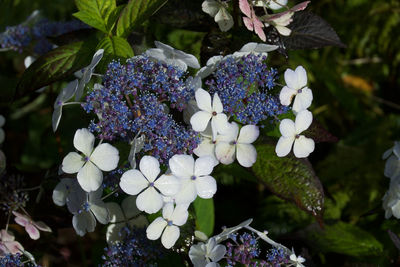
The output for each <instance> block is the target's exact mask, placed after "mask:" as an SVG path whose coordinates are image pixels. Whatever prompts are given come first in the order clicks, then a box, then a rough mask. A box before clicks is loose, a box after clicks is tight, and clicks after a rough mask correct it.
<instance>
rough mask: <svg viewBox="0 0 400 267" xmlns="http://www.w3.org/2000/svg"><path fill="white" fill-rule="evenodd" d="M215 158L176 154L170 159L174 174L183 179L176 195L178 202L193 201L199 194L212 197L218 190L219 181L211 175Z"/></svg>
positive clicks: (202, 196)
mask: <svg viewBox="0 0 400 267" xmlns="http://www.w3.org/2000/svg"><path fill="white" fill-rule="evenodd" d="M214 163H215V161H214V159H213V158H212V157H209V156H204V157H200V158H198V159H197V160H196V161H195V160H194V158H193V157H192V156H191V155H174V156H173V157H172V158H171V159H170V160H169V168H170V169H171V173H172V175H174V176H176V177H178V178H179V179H180V180H181V183H182V187H181V189H180V190H179V192H178V193H177V194H176V195H175V196H174V199H175V202H176V203H177V204H184V203H191V202H193V201H194V200H195V199H196V197H197V196H199V197H201V198H205V199H208V198H212V197H213V196H214V194H215V192H217V182H216V181H215V179H214V178H213V177H212V176H210V174H211V172H212V170H213V168H214Z"/></svg>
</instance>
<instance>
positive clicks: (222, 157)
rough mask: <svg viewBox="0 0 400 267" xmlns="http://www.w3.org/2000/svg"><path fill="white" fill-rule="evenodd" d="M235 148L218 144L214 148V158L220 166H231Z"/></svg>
mask: <svg viewBox="0 0 400 267" xmlns="http://www.w3.org/2000/svg"><path fill="white" fill-rule="evenodd" d="M235 152H236V146H235V145H231V144H230V143H225V142H220V143H218V144H217V145H216V146H215V156H216V157H217V159H218V160H219V161H220V162H221V163H222V164H226V165H227V164H231V163H232V162H234V161H235Z"/></svg>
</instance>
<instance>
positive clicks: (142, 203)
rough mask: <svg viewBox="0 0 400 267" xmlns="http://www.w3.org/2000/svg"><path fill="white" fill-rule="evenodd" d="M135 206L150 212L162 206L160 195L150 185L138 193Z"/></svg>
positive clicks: (154, 211)
mask: <svg viewBox="0 0 400 267" xmlns="http://www.w3.org/2000/svg"><path fill="white" fill-rule="evenodd" d="M136 206H137V208H138V209H139V210H141V211H144V212H146V213H149V214H152V213H156V212H157V211H159V210H160V209H161V208H162V206H163V200H162V197H161V195H160V194H159V193H158V192H157V191H156V190H155V189H154V187H152V186H151V187H149V188H147V189H146V190H144V191H143V192H142V193H140V194H139V195H138V197H137V199H136Z"/></svg>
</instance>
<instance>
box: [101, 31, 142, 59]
mask: <svg viewBox="0 0 400 267" xmlns="http://www.w3.org/2000/svg"><path fill="white" fill-rule="evenodd" d="M100 48H103V49H104V52H105V54H106V55H107V54H109V55H113V56H116V57H121V58H130V57H133V56H134V53H133V50H132V47H131V46H130V44H129V43H128V41H126V40H125V39H124V38H121V37H118V36H112V37H108V36H107V37H105V38H104V39H103V40H101V41H100V43H99V44H98V45H97V49H100Z"/></svg>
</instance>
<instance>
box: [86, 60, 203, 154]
mask: <svg viewBox="0 0 400 267" xmlns="http://www.w3.org/2000/svg"><path fill="white" fill-rule="evenodd" d="M184 74H185V73H184V72H183V71H181V70H180V69H179V68H177V67H174V66H171V65H166V64H163V63H160V62H153V61H151V60H150V59H149V58H148V57H146V56H136V57H134V58H131V59H129V60H128V61H127V63H126V64H121V63H120V62H119V61H113V62H111V63H110V64H109V65H108V69H107V72H106V74H105V76H104V78H103V86H99V87H97V88H95V89H94V90H93V91H92V92H91V93H90V94H89V95H88V96H87V97H86V103H84V104H83V108H84V109H85V110H86V112H94V113H95V114H97V116H98V117H99V120H98V121H97V122H95V121H92V122H91V124H90V126H89V129H90V130H91V131H92V132H97V133H98V134H99V137H100V138H102V139H106V140H114V139H116V138H119V139H122V140H125V141H131V140H132V139H133V138H134V137H135V136H136V135H138V134H142V135H144V136H145V137H146V139H145V143H144V147H143V151H144V152H151V154H152V155H153V156H154V157H156V158H157V159H160V160H161V161H163V162H167V160H168V159H169V158H170V157H172V156H173V155H174V154H191V153H192V151H193V149H195V148H196V147H197V145H198V143H199V142H200V140H199V137H198V134H196V133H195V132H194V131H193V130H191V129H188V128H186V127H184V126H183V125H181V124H179V123H178V122H176V121H175V119H174V118H173V116H172V115H171V114H170V113H169V109H170V108H171V109H177V110H178V111H182V110H183V109H184V108H185V107H186V103H187V102H188V101H189V100H190V99H191V98H192V97H193V96H194V88H192V87H191V86H189V85H188V84H189V83H187V82H186V81H185V80H184ZM171 111H172V110H171Z"/></svg>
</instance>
